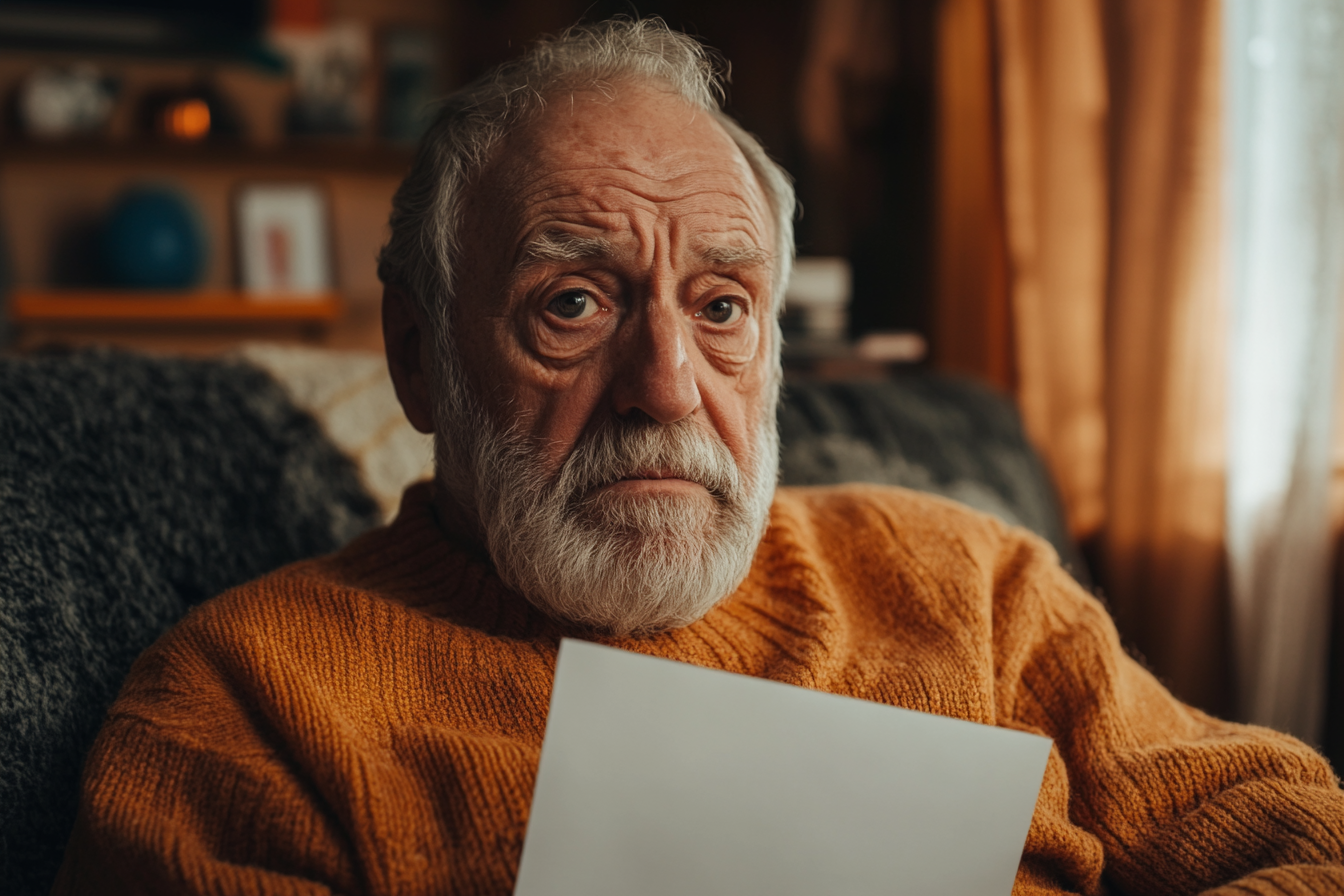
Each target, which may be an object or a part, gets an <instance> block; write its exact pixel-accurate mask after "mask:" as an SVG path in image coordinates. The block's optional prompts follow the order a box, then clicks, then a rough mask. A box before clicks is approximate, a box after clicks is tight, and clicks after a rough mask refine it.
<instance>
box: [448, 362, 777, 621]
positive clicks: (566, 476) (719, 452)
mask: <svg viewBox="0 0 1344 896" xmlns="http://www.w3.org/2000/svg"><path fill="white" fill-rule="evenodd" d="M444 379H448V380H449V382H447V383H445V382H443V381H442V379H441V381H440V387H441V389H440V393H441V394H443V393H445V392H447V393H452V392H454V391H456V390H454V389H453V385H455V383H453V382H452V381H453V380H454V379H456V378H455V377H453V376H452V374H451V373H449V376H448V377H445V378H444ZM457 382H461V380H457ZM445 386H446V387H447V388H443V387H445ZM767 404H768V413H767V415H766V416H767V419H765V420H762V421H761V422H760V424H759V425H758V427H757V434H756V445H755V451H754V456H753V457H752V458H749V463H750V467H751V469H750V471H749V472H744V471H743V470H742V469H741V468H739V467H738V465H737V463H736V462H735V461H734V459H733V456H732V454H731V453H730V452H729V451H728V448H727V446H725V445H724V443H723V442H722V440H720V439H719V438H718V437H717V436H715V435H714V434H712V433H710V432H707V431H706V430H705V429H704V428H703V427H702V426H701V425H700V424H698V423H696V422H694V421H693V420H691V419H684V420H680V421H678V422H676V423H673V424H667V425H663V424H659V423H657V422H656V421H654V420H652V419H651V418H649V417H647V416H646V415H643V414H641V413H634V414H631V415H628V416H626V417H613V418H610V419H608V420H607V421H605V422H604V423H603V424H602V425H601V426H599V427H597V428H595V429H592V430H589V431H585V433H584V434H583V436H581V437H580V439H579V441H578V442H577V443H576V444H575V445H574V447H573V449H572V450H571V452H570V455H569V457H568V458H567V459H566V460H565V462H564V464H563V465H562V466H561V468H560V471H559V472H558V473H557V474H554V475H550V474H548V473H547V471H546V470H545V469H544V467H543V466H542V464H541V462H540V459H539V452H537V451H536V449H535V448H534V447H533V446H532V445H531V444H529V443H528V441H527V440H525V439H524V438H523V437H522V436H520V435H519V434H518V433H517V432H516V431H512V430H506V429H502V428H500V427H498V426H496V425H495V424H494V423H493V421H491V420H489V419H488V417H487V415H486V414H485V413H484V412H483V409H481V408H480V407H479V406H478V405H477V403H476V402H475V401H472V400H470V399H469V398H467V397H466V396H465V395H464V394H463V393H462V392H458V393H457V394H456V395H454V396H453V398H451V399H449V400H448V401H445V402H441V403H440V407H439V408H438V410H439V414H438V419H437V420H436V423H437V425H436V427H435V428H436V430H437V433H438V434H437V435H436V438H435V459H436V468H437V478H438V479H439V481H440V483H441V484H442V485H443V486H444V487H445V488H446V489H447V490H448V492H449V494H451V495H452V496H453V497H454V498H455V499H456V500H457V501H458V502H459V503H460V504H461V505H462V506H463V507H464V508H465V509H466V510H467V511H468V512H469V513H471V512H474V515H475V518H476V520H477V522H478V524H479V528H480V532H481V535H482V536H483V538H484V540H485V545H486V548H487V549H488V551H489V552H490V556H491V558H492V559H493V560H494V562H495V567H496V570H497V571H498V573H499V576H500V578H501V579H503V581H504V582H505V584H507V585H508V586H509V587H511V588H513V589H514V590H515V591H517V592H518V593H519V594H521V595H523V596H524V597H526V598H527V599H528V600H529V601H531V602H532V603H533V604H534V605H535V606H537V607H538V608H540V609H541V610H542V611H543V612H545V613H547V614H548V615H550V616H552V617H554V618H557V619H562V620H567V621H570V622H576V623H579V624H581V625H585V626H589V627H591V628H594V629H598V630H602V631H605V632H609V633H611V634H615V635H644V634H650V633H653V632H657V631H662V630H666V629H670V628H679V627H681V626H685V625H689V624H690V623H692V622H695V621H696V620H697V619H700V618H701V617H703V616H704V615H705V614H706V613H708V612H709V611H710V610H711V609H712V608H713V607H714V606H715V605H716V604H717V603H719V602H720V601H721V600H723V599H724V598H725V597H727V596H728V595H730V594H731V593H732V592H733V591H734V590H736V588H737V586H738V585H739V584H741V582H742V580H743V579H744V578H745V577H746V575H747V572H748V571H749V570H750V568H751V562H752V558H753V557H754V556H755V553H756V548H757V547H758V546H759V544H760V541H761V538H762V536H763V535H764V533H765V527H766V524H767V522H768V520H769V515H770V504H771V501H772V499H773V497H774V491H775V479H776V477H777V475H778V469H779V438H778V435H777V433H776V431H775V421H774V403H773V402H768V403H767ZM445 424H446V425H445ZM445 433H453V434H456V435H457V437H456V438H454V437H453V436H452V435H445ZM649 469H657V470H663V471H668V472H670V473H671V474H673V475H675V476H676V477H678V478H681V479H687V480H690V481H692V482H697V483H699V484H701V485H702V486H704V487H705V490H706V492H707V495H706V494H687V495H676V496H667V495H664V496H658V497H652V496H647V495H634V496H631V495H619V494H611V493H598V490H599V489H600V488H601V487H602V486H604V485H608V484H610V483H613V482H616V481H617V480H620V479H622V478H626V477H630V476H632V475H634V474H637V473H639V472H640V471H645V470H649Z"/></svg>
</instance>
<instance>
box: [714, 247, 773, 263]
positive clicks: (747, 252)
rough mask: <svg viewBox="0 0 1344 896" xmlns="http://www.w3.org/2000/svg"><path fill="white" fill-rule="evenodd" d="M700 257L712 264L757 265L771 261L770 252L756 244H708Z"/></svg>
mask: <svg viewBox="0 0 1344 896" xmlns="http://www.w3.org/2000/svg"><path fill="white" fill-rule="evenodd" d="M700 257H701V258H702V259H703V260H705V261H707V262H709V263H710V264H722V265H735V266H745V265H756V264H765V263H767V262H768V261H770V253H769V252H767V251H765V250H764V249H760V248H757V247H756V246H706V247H705V248H703V249H701V250H700Z"/></svg>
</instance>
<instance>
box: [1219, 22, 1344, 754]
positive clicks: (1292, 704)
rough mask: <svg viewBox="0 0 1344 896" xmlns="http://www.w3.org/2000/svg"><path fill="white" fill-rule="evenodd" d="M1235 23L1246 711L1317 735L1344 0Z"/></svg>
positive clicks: (1234, 207)
mask: <svg viewBox="0 0 1344 896" xmlns="http://www.w3.org/2000/svg"><path fill="white" fill-rule="evenodd" d="M1224 22H1225V40H1226V44H1225V56H1224V58H1225V60H1226V62H1225V65H1226V78H1227V85H1228V91H1227V101H1228V106H1227V109H1226V121H1227V122H1228V129H1227V132H1228V138H1229V146H1228V149H1229V156H1228V159H1229V168H1228V170H1229V190H1228V198H1229V204H1228V211H1229V222H1230V228H1229V231H1228V246H1229V274H1230V277H1229V281H1228V282H1229V284H1230V299H1231V320H1232V324H1231V326H1232V332H1231V334H1230V343H1229V347H1230V352H1229V358H1230V377H1229V389H1230V392H1229V414H1230V419H1229V469H1228V482H1227V548H1228V555H1229V569H1230V576H1231V592H1232V636H1233V638H1232V641H1233V658H1234V664H1235V668H1236V673H1237V682H1236V684H1237V693H1238V701H1239V709H1240V714H1241V716H1242V718H1243V719H1245V720H1246V721H1250V722H1255V723H1258V724H1262V725H1269V726H1272V727H1274V728H1278V729H1280V730H1283V731H1288V732H1291V733H1293V734H1295V735H1297V736H1299V737H1302V738H1305V739H1306V740H1308V741H1310V742H1313V743H1319V742H1320V734H1321V728H1322V721H1323V716H1324V707H1325V683H1326V660H1327V650H1328V629H1329V625H1328V623H1329V586H1330V572H1331V552H1330V548H1331V543H1332V539H1331V533H1330V520H1329V506H1328V491H1329V482H1330V438H1331V430H1332V419H1331V417H1332V410H1331V409H1332V407H1333V404H1334V402H1333V395H1334V384H1335V381H1336V376H1335V373H1336V364H1337V356H1338V345H1339V308H1340V302H1341V298H1344V0H1225V7H1224ZM1209 338H1210V339H1217V338H1221V334H1218V333H1210V334H1209Z"/></svg>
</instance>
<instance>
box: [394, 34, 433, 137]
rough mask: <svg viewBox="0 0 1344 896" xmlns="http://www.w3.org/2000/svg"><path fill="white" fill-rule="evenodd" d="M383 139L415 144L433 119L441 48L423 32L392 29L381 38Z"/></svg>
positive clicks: (430, 35)
mask: <svg viewBox="0 0 1344 896" xmlns="http://www.w3.org/2000/svg"><path fill="white" fill-rule="evenodd" d="M381 55H382V59H383V105H382V132H383V136H384V137H385V138H387V139H388V140H390V141H392V142H393V143H414V142H415V141H417V140H419V139H420V135H421V134H423V133H424V132H425V128H427V127H428V126H429V122H430V120H431V119H432V118H433V112H434V96H435V93H436V92H437V91H436V90H435V86H436V85H435V80H436V76H437V70H438V47H437V46H436V43H435V40H434V36H433V35H432V34H430V33H428V32H426V31H425V30H424V29H423V28H389V29H387V30H386V31H384V32H383V34H382V54H381Z"/></svg>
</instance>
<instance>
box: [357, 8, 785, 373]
mask: <svg viewBox="0 0 1344 896" xmlns="http://www.w3.org/2000/svg"><path fill="white" fill-rule="evenodd" d="M725 74H726V66H725V65H724V64H723V63H722V61H721V59H720V58H719V57H718V55H717V54H716V53H714V52H713V51H712V50H708V49H706V48H705V47H704V46H703V45H702V44H700V43H699V42H698V41H696V40H695V39H694V38H691V37H688V36H687V35H685V34H682V33H680V32H678V31H673V30H672V29H671V28H669V27H668V26H667V24H666V23H665V22H663V21H662V19H658V18H648V19H640V20H631V19H626V18H616V19H610V20H607V21H604V22H598V23H596V24H591V25H576V26H574V27H571V28H569V29H567V30H566V31H564V32H562V33H561V34H559V35H556V36H554V37H548V38H544V39H542V40H541V41H539V42H538V43H536V44H535V45H534V46H532V47H531V48H530V49H529V50H528V51H527V52H526V53H525V54H524V55H523V56H521V57H520V58H518V59H515V60H512V61H510V62H506V63H504V64H503V65H501V66H499V67H497V68H495V69H493V70H491V71H490V72H487V73H486V74H485V75H483V76H482V77H480V78H478V79H477V80H476V81H474V82H472V83H471V84H469V85H467V86H466V87H464V88H462V89H461V90H459V91H457V92H456V93H453V94H452V95H450V96H449V97H448V98H447V99H446V100H444V102H443V104H442V106H441V108H440V111H439V113H438V116H437V117H436V119H435V121H434V123H433V124H432V125H431V126H430V128H429V130H428V132H426V134H425V136H424V137H423V138H422V140H421V142H420V147H419V149H418V151H417V153H416V157H415V162H414V164H413V165H412V167H411V171H410V174H408V175H407V176H406V179H405V180H404V181H402V184H401V187H400V188H399V189H398V190H397V192H396V195H395V196H394V197H393V199H392V215H391V217H390V219H389V227H390V228H391V231H392V235H391V238H390V239H389V240H388V243H387V245H386V246H384V247H383V250H382V252H381V253H380V254H379V257H378V277H379V279H381V280H382V281H383V283H384V284H385V285H388V286H397V287H399V288H401V289H404V290H406V291H407V292H409V293H410V295H411V296H412V297H413V298H414V299H415V301H416V302H417V303H418V304H419V306H420V307H421V309H422V310H423V311H424V312H425V313H426V315H427V317H428V318H429V321H430V326H431V327H433V328H435V329H436V330H438V333H437V334H436V335H437V336H438V339H437V340H436V341H437V342H438V344H439V346H440V348H441V350H446V351H451V343H450V340H449V339H448V329H449V317H450V315H449V314H448V309H449V305H450V301H451V298H452V296H453V290H454V286H455V279H456V272H457V271H456V269H457V262H458V259H459V258H460V257H461V249H462V246H461V235H462V223H463V222H462V209H463V200H464V197H465V195H466V193H467V189H468V188H469V186H470V185H471V184H472V182H473V181H474V180H475V178H476V177H478V176H479V175H480V174H481V172H482V170H483V169H484V167H485V165H486V163H487V162H488V161H489V159H490V158H491V156H492V154H493V151H494V149H495V148H496V147H497V146H498V145H499V143H500V141H501V140H502V139H503V138H504V136H505V135H506V134H508V133H509V132H510V131H511V130H513V129H514V128H516V127H518V126H520V125H522V124H525V123H526V122H527V121H528V120H529V119H530V118H531V116H533V115H535V114H536V113H537V112H538V111H540V110H541V109H542V108H543V107H544V106H545V104H546V101H547V99H548V97H551V96H553V95H555V94H557V93H560V92H565V91H578V90H598V91H601V92H604V93H608V94H610V93H611V91H612V90H613V86H612V85H614V84H616V83H618V82H622V81H625V82H630V81H635V82H639V83H650V82H652V83H656V84H659V85H661V86H664V87H666V88H669V89H671V90H672V91H673V92H674V93H675V94H676V95H677V96H680V97H681V98H682V99H684V100H685V101H686V102H687V103H689V104H690V105H692V106H694V107H696V108H699V109H703V110H705V111H706V112H709V113H710V114H712V115H713V116H714V118H715V120H716V121H717V122H718V123H719V124H720V125H721V126H722V127H723V128H724V130H725V131H727V132H728V134H729V136H730V137H731V138H732V139H733V142H734V143H736V144H737V146H738V148H739V149H740V150H741V152H742V154H743V155H744V156H745V157H746V159H747V163H748V164H749V165H750V166H751V169H752V171H753V172H754V173H755V175H756V179H757V180H758V181H759V183H760V186H761V189H762V191H763V192H764V193H765V196H766V199H767V201H768V202H769V204H770V209H771V211H772V213H773V215H774V219H775V222H774V223H775V235H776V246H775V251H774V253H773V254H774V260H775V280H776V282H775V295H774V296H773V299H774V308H775V310H776V312H778V311H779V310H780V308H781V306H782V305H783V295H784V288H785V286H786V285H787V283H788V279H789V273H790V271H791V269H792V267H793V252H794V247H793V218H794V210H795V205H796V200H795V197H794V192H793V183H792V181H791V180H790V178H789V176H788V174H787V173H786V172H785V171H784V169H783V168H781V167H780V166H779V165H778V164H776V163H775V162H774V160H772V159H771V158H770V156H769V155H768V154H767V153H766V151H765V148H764V147H762V146H761V144H760V142H759V141H757V140H756V138H755V137H753V136H752V135H751V134H749V133H748V132H747V131H746V130H745V129H743V128H742V126H741V125H739V124H738V123H737V122H735V121H733V119H732V118H730V117H729V116H728V115H726V114H725V113H724V112H723V110H722V109H721V108H720V103H721V101H722V99H723V96H724V91H723V84H724V80H725ZM775 342H776V350H778V340H775Z"/></svg>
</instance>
